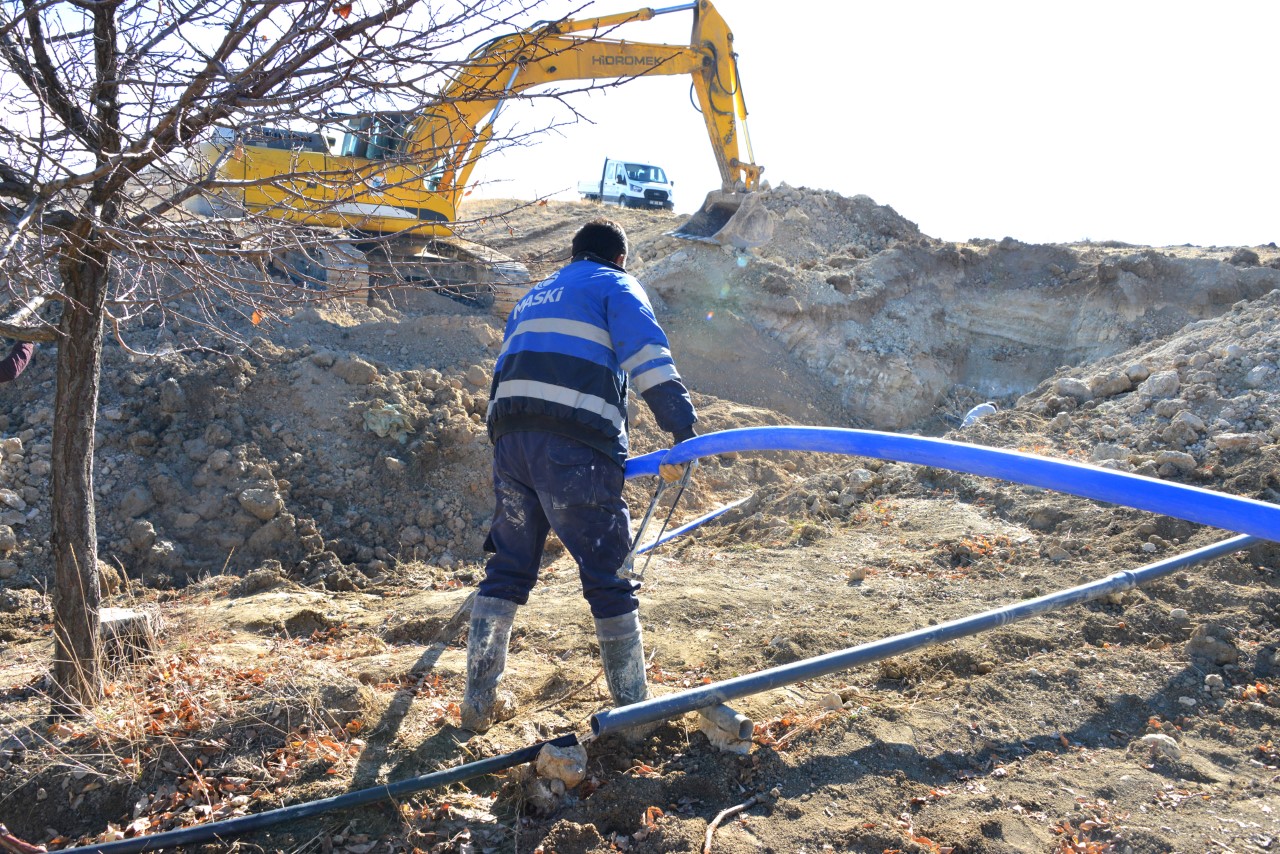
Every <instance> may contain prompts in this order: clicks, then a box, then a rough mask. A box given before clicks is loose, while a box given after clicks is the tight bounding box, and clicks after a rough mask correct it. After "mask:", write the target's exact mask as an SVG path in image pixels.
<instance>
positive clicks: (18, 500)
mask: <svg viewBox="0 0 1280 854" xmlns="http://www.w3.org/2000/svg"><path fill="white" fill-rule="evenodd" d="M0 504H4V505H5V506H6V507H12V508H13V509H14V510H17V511H19V512H21V511H23V510H26V509H27V502H25V501H23V500H22V496H21V495H19V494H18V493H16V492H14V491H13V490H12V489H0Z"/></svg>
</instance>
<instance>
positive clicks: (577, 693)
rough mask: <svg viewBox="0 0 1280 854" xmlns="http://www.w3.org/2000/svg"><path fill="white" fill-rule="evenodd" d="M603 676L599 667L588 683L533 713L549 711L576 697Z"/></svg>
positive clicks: (602, 669) (539, 707) (602, 671)
mask: <svg viewBox="0 0 1280 854" xmlns="http://www.w3.org/2000/svg"><path fill="white" fill-rule="evenodd" d="M603 675H604V668H603V667H601V668H600V669H599V670H597V671H596V675H595V676H592V677H591V681H590V682H584V683H583V684H581V685H579V686H578V687H577V688H574V689H573V690H572V691H570V692H569V693H568V694H565V695H564V696H562V697H556V698H555V699H554V700H552V701H551V702H550V703H547V704H546V705H545V706H538V708H536V709H534V710H533V712H541V711H542V710H543V709H549V708H551V707H552V706H557V705H559V704H560V703H563V702H564V701H565V700H567V699H569V698H570V697H576V696H577V695H579V694H581V693H582V692H583V691H585V690H587V689H588V688H590V687H591V686H592V685H594V684H596V683H597V682H599V681H600V677H601V676H603ZM533 712H530V713H529V714H533Z"/></svg>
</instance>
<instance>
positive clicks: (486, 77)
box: [203, 0, 767, 313]
mask: <svg viewBox="0 0 1280 854" xmlns="http://www.w3.org/2000/svg"><path fill="white" fill-rule="evenodd" d="M684 11H689V12H692V13H693V32H692V36H691V37H690V40H689V44H688V45H669V44H646V43H643V42H636V41H627V40H621V39H618V38H615V37H613V36H614V33H615V31H616V30H617V29H618V28H619V27H622V26H624V25H627V24H630V23H633V22H637V21H647V20H650V19H652V18H654V17H657V16H659V15H665V14H670V13H673V12H684ZM733 48H734V45H733V33H732V32H730V30H729V27H728V25H727V24H726V23H725V21H724V19H723V18H722V17H721V16H720V14H719V13H718V12H717V11H716V9H715V7H714V6H712V4H711V3H710V2H708V0H697V2H691V3H684V4H681V5H678V6H670V7H666V8H662V9H652V8H645V9H639V10H636V11H632V12H623V13H619V14H614V15H607V16H603V17H598V18H586V19H582V20H560V21H554V22H550V23H543V24H539V25H538V26H536V27H533V28H531V29H528V30H523V31H519V32H515V33H512V34H510V35H506V36H501V37H499V38H496V39H493V40H491V41H489V42H487V43H486V44H484V45H482V46H481V47H479V48H477V49H476V50H475V51H473V52H472V53H471V54H470V56H468V58H467V61H466V62H465V63H464V64H463V66H462V68H461V70H460V71H459V72H458V73H457V74H456V75H455V76H454V77H453V79H452V80H451V81H450V83H449V84H448V85H447V86H446V87H445V89H444V91H443V92H442V93H441V95H440V96H439V98H438V100H437V101H436V102H435V103H434V104H433V105H432V106H431V107H430V108H428V109H427V110H425V111H422V112H417V113H412V114H410V113H382V114H375V115H372V116H364V117H361V118H357V119H352V120H349V121H348V122H347V124H346V126H345V128H344V134H343V137H342V139H341V142H340V143H339V142H338V140H337V138H336V135H334V136H333V137H329V138H326V137H327V136H328V134H325V133H323V132H316V133H302V132H295V131H291V130H279V129H268V128H258V129H254V130H251V131H248V132H243V133H240V134H232V133H230V132H223V133H218V134H215V135H214V137H213V138H212V139H210V140H209V141H208V142H207V143H205V145H204V146H203V156H204V157H206V158H207V159H208V161H209V162H211V163H216V164H217V176H218V181H219V185H220V189H219V191H218V194H219V199H220V201H221V202H222V203H224V204H225V203H228V202H230V203H231V204H232V205H233V206H235V207H239V208H242V209H243V210H245V211H246V212H248V213H250V214H259V215H266V216H269V217H273V218H279V219H283V220H288V221H292V222H296V223H300V224H305V225H311V226H319V227H329V228H338V229H343V230H344V231H346V232H348V233H350V234H352V235H353V239H354V242H355V245H356V246H357V247H359V248H360V251H361V252H363V253H364V254H365V255H366V256H367V257H368V258H369V263H370V271H369V272H370V273H371V274H375V275H387V274H390V275H394V276H396V277H398V278H399V279H400V280H402V281H403V280H404V279H406V278H408V279H425V280H430V281H432V282H433V283H435V284H436V285H439V286H442V287H444V288H448V287H451V286H452V287H458V288H466V289H468V291H469V293H471V294H473V295H475V294H477V293H479V294H481V295H483V294H484V293H486V292H487V293H488V294H491V295H492V296H493V297H495V302H494V307H495V311H497V312H503V313H505V310H506V309H507V308H508V307H509V306H510V305H511V304H513V303H514V302H515V300H516V299H518V298H519V296H521V295H522V294H523V292H524V291H525V290H527V289H528V287H529V285H528V272H527V271H526V270H525V269H524V267H523V265H521V264H519V263H518V262H515V261H512V260H511V259H509V258H505V257H504V256H501V255H500V254H498V253H496V252H494V251H492V250H489V249H487V248H486V247H483V246H480V245H477V244H474V243H470V242H468V241H465V240H461V239H460V238H458V237H457V236H455V235H454V230H453V224H454V223H455V222H456V221H457V214H458V204H459V202H460V201H461V199H462V196H463V193H464V192H465V190H466V186H467V182H468V179H469V178H470V176H471V173H472V170H473V169H474V168H475V165H476V163H477V161H478V160H479V158H480V156H481V153H482V152H483V150H484V148H485V145H486V144H487V143H488V142H489V141H490V139H491V137H492V135H493V130H494V120H495V119H496V118H497V115H498V113H499V112H500V110H501V108H502V104H503V102H504V101H505V100H507V99H509V98H511V97H512V96H515V95H518V94H520V93H522V92H524V91H525V90H528V89H530V88H532V87H535V86H539V85H542V84H546V83H552V82H556V81H565V80H593V79H621V78H636V77H644V76H649V75H673V74H688V75H690V76H691V77H692V81H693V89H694V92H695V93H696V95H697V100H698V104H699V107H700V109H701V112H702V115H703V118H704V119H705V121H706V127H707V133H708V136H709V137H710V141H711V147H712V150H713V152H714V154H715V158H716V163H717V165H718V166H719V169H720V177H721V187H720V189H719V190H716V191H713V192H712V193H710V194H709V196H708V198H707V202H706V203H705V204H704V206H703V208H702V210H700V211H699V212H698V213H697V214H695V215H694V216H693V217H692V218H691V219H690V220H689V222H688V223H687V224H686V225H685V227H684V229H683V231H684V236H689V237H694V238H702V239H713V240H714V239H715V236H716V234H717V233H718V232H720V231H721V230H723V229H724V227H725V225H726V224H727V223H728V222H729V220H730V219H731V218H732V217H733V216H734V214H735V213H736V212H738V210H739V208H740V206H741V205H742V202H743V200H744V199H746V198H748V197H749V196H750V194H751V193H752V192H753V191H755V190H757V189H759V186H760V173H761V171H762V168H761V167H760V166H757V165H756V164H755V163H753V162H751V160H752V159H754V158H753V157H752V155H751V150H750V138H749V137H748V136H747V134H746V124H745V122H746V117H747V110H746V103H745V101H744V100H743V96H742V86H741V82H740V80H739V77H738V62H737V54H736V53H734V49H733ZM739 125H741V127H742V133H741V138H742V142H743V145H744V147H745V150H746V153H747V156H748V159H747V160H743V159H742V158H741V156H740V148H739V137H740V134H739ZM744 213H746V212H745V211H744ZM759 213H760V211H757V212H756V214H757V216H756V217H755V218H756V219H759V216H758V214H759ZM765 213H766V215H767V212H765ZM733 232H734V237H733V242H735V243H736V244H737V245H738V246H740V247H744V248H745V246H749V245H752V244H758V243H761V242H763V240H764V239H766V238H764V237H761V236H760V233H759V229H755V228H752V227H745V228H738V229H735V230H733ZM361 240H363V241H364V242H360V241H361ZM320 266H321V267H322V266H323V265H320ZM317 269H319V268H317ZM320 278H323V275H320Z"/></svg>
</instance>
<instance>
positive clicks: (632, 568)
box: [618, 464, 693, 581]
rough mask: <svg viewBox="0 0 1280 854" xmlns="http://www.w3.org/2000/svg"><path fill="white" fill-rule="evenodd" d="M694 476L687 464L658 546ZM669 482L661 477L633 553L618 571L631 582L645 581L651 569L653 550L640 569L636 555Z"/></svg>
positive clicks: (678, 482)
mask: <svg viewBox="0 0 1280 854" xmlns="http://www.w3.org/2000/svg"><path fill="white" fill-rule="evenodd" d="M692 476H693V466H692V465H691V464H686V465H685V467H684V474H682V475H681V476H680V480H679V481H677V482H676V486H677V489H676V497H675V498H674V499H672V501H671V506H670V507H669V508H667V517H666V518H665V519H663V520H662V527H661V528H659V529H658V536H657V537H655V538H654V541H653V544H654V545H655V546H656V545H657V543H658V541H659V540H661V539H662V535H663V534H664V533H666V530H667V525H669V524H670V523H671V516H672V514H674V513H675V512H676V505H677V504H679V503H680V496H682V495H684V489H685V487H686V486H688V485H689V479H690V478H691V477H692ZM667 486H668V484H667V481H665V480H663V479H662V478H661V477H659V478H658V488H657V489H655V490H654V491H653V500H652V501H650V502H649V509H648V510H646V511H645V513H644V518H643V519H641V520H640V527H639V529H638V530H637V531H636V538H635V540H633V541H632V543H631V551H629V552H627V556H626V558H624V559H623V561H622V567H621V568H620V569H619V570H618V575H619V576H621V577H622V578H626V579H628V580H630V581H644V572H645V570H646V569H648V568H649V559H650V558H651V557H653V549H649V550H648V551H647V553H646V554H645V558H644V564H643V565H642V566H641V567H640V569H638V570H637V569H636V565H635V564H636V553H637V552H638V551H639V550H640V541H641V540H642V539H644V532H645V529H646V528H648V527H649V520H650V519H652V518H653V511H654V510H655V509H656V508H657V506H658V499H659V498H661V497H662V493H663V492H664V491H665V490H666V488H667Z"/></svg>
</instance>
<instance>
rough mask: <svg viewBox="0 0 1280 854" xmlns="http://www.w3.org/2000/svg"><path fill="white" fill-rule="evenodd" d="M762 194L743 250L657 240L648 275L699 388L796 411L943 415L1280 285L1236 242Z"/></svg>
mask: <svg viewBox="0 0 1280 854" xmlns="http://www.w3.org/2000/svg"><path fill="white" fill-rule="evenodd" d="M765 200H766V205H767V206H768V207H769V208H770V210H771V211H772V212H773V213H774V215H775V217H776V218H777V222H778V227H777V228H776V232H775V235H774V237H773V239H772V241H770V242H769V243H767V244H765V245H764V246H761V247H759V248H758V249H757V250H755V252H754V253H751V254H745V253H739V252H733V251H730V250H725V249H721V248H718V247H707V246H702V245H691V244H687V243H685V244H678V245H677V244H674V243H672V244H671V245H667V244H664V243H661V242H660V243H659V245H658V246H656V247H654V250H656V251H653V254H655V255H657V256H660V257H661V260H659V261H657V262H656V263H654V264H652V265H650V266H649V267H648V269H646V270H645V272H644V274H643V275H644V280H645V284H646V287H648V288H649V290H650V292H651V293H652V294H654V295H655V296H656V298H657V299H659V300H660V301H662V302H663V303H664V304H665V305H664V307H665V308H666V309H667V310H668V311H669V312H671V313H673V314H674V315H675V316H677V317H678V318H679V322H678V323H676V324H673V326H675V327H676V331H675V332H674V333H673V339H675V344H676V346H677V347H679V348H680V350H679V352H680V353H681V356H682V358H685V360H686V361H692V362H696V363H698V364H699V366H705V369H706V370H705V371H699V372H698V375H697V377H696V379H697V380H698V381H704V382H706V383H707V384H708V386H707V387H705V389H704V390H706V391H708V392H709V393H712V394H721V395H723V396H726V397H730V398H732V395H731V394H726V392H727V390H728V389H727V386H729V385H735V386H740V387H741V386H745V390H746V394H747V399H746V400H744V401H743V402H747V403H752V404H754V405H762V406H769V407H771V408H777V409H780V410H781V411H783V412H784V413H786V414H788V415H790V416H792V417H795V418H797V419H800V420H803V419H805V418H806V417H808V418H812V417H814V416H815V415H817V414H820V415H821V416H824V417H825V419H826V421H827V422H828V423H829V422H835V421H839V422H841V423H843V424H845V425H848V424H858V425H861V426H867V427H872V428H876V429H885V430H897V429H902V428H906V427H910V426H917V427H918V426H920V425H921V424H922V423H927V422H928V421H930V420H931V419H934V418H938V417H940V416H942V417H943V422H944V423H945V422H946V421H947V417H948V416H949V417H950V418H951V419H952V420H954V418H955V416H957V415H958V414H960V413H962V412H963V411H964V408H967V406H968V405H970V404H972V403H974V402H979V401H982V400H986V399H993V400H1003V401H1006V402H1008V403H1012V402H1014V401H1015V400H1016V398H1017V397H1018V396H1020V395H1022V394H1026V393H1027V392H1029V391H1031V390H1033V389H1034V388H1035V387H1036V386H1037V385H1038V384H1040V383H1041V382H1042V381H1044V380H1045V379H1046V378H1048V377H1051V376H1052V375H1053V374H1054V373H1055V372H1056V371H1058V370H1059V369H1060V368H1062V367H1064V366H1076V365H1082V364H1085V363H1089V362H1093V361H1095V360H1097V359H1100V358H1104V357H1108V356H1113V355H1115V354H1117V353H1121V352H1123V351H1125V350H1128V349H1130V348H1132V347H1134V346H1136V345H1139V344H1141V343H1143V342H1146V341H1152V340H1155V339H1158V338H1162V337H1166V336H1168V335H1170V334H1172V333H1173V332H1175V331H1176V330H1178V329H1180V328H1183V327H1184V326H1186V325H1187V324H1188V323H1191V322H1194V321H1197V320H1204V319H1207V318H1211V317H1215V316H1218V315H1220V314H1222V313H1223V312H1225V311H1227V310H1228V309H1230V308H1231V307H1232V306H1233V305H1234V304H1236V303H1237V302H1239V301H1241V300H1250V299H1256V298H1257V297H1259V296H1261V295H1262V294H1265V293H1267V292H1268V291H1271V290H1273V289H1275V288H1277V287H1280V269H1277V268H1276V267H1275V266H1263V264H1262V263H1261V262H1260V259H1259V257H1258V255H1257V253H1253V252H1250V251H1247V250H1246V251H1244V252H1240V251H1237V252H1235V253H1234V254H1231V253H1230V252H1229V251H1219V252H1216V253H1215V252H1214V251H1213V250H1200V249H1191V248H1177V249H1151V248H1139V247H1132V246H1126V245H1123V244H1078V245H1069V246H1062V245H1029V244H1024V243H1020V242H1018V241H1016V240H1013V239H1011V238H1005V239H1004V240H1002V241H998V242H997V241H975V242H973V243H970V244H953V243H944V242H941V241H937V240H934V239H932V238H929V237H925V236H922V235H921V234H920V233H919V230H918V229H917V228H916V227H915V225H914V224H913V223H911V222H909V221H907V220H905V219H903V218H902V217H899V216H898V215H897V214H896V213H894V212H893V210H892V209H891V208H888V207H884V206H879V205H876V204H875V203H874V202H873V201H872V200H871V199H868V198H867V197H865V196H858V197H853V198H846V197H841V196H836V195H834V194H826V193H821V192H817V191H810V190H791V189H787V188H783V189H782V190H775V191H772V192H770V193H768V194H766V196H765ZM1271 263H1272V264H1274V263H1275V262H1274V260H1272V261H1271ZM730 318H731V320H728V319H730ZM726 357H731V358H730V359H726ZM726 362H728V363H729V364H728V365H727V366H726ZM1113 385H1115V384H1114V383H1113ZM1125 390H1127V388H1120V387H1119V386H1118V385H1116V387H1114V388H1112V389H1110V390H1109V393H1110V394H1116V393H1119V392H1120V391H1125Z"/></svg>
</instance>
